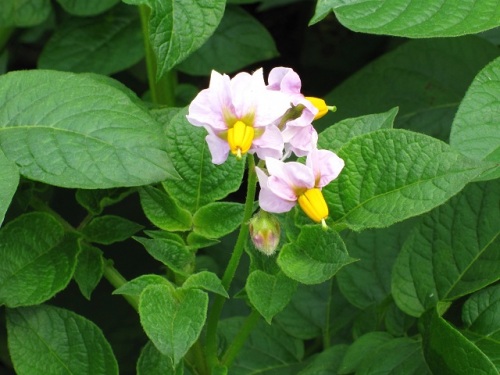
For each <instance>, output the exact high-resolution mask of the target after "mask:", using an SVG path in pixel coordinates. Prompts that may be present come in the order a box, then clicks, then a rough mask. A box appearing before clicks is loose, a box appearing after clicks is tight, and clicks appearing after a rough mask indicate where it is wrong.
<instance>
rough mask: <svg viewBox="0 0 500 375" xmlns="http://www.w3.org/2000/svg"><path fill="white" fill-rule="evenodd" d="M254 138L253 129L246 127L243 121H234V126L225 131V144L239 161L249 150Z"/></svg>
mask: <svg viewBox="0 0 500 375" xmlns="http://www.w3.org/2000/svg"><path fill="white" fill-rule="evenodd" d="M254 136H255V130H254V128H253V127H251V126H248V125H247V124H245V123H244V122H243V121H236V123H235V124H234V126H233V127H232V128H230V129H228V131H227V142H228V143H229V148H230V149H231V153H232V154H233V155H236V157H237V158H238V159H241V156H242V155H244V154H246V153H247V152H248V150H250V147H251V146H252V142H253V139H254Z"/></svg>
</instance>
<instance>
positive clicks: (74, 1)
mask: <svg viewBox="0 0 500 375" xmlns="http://www.w3.org/2000/svg"><path fill="white" fill-rule="evenodd" d="M119 1H120V0H85V1H82V0H57V2H58V3H59V4H60V5H61V6H62V7H63V8H64V10H65V11H66V12H68V13H71V14H74V15H76V16H93V15H96V14H99V13H102V12H104V11H105V10H108V9H109V8H111V7H112V6H114V5H115V4H117V3H118V2H119Z"/></svg>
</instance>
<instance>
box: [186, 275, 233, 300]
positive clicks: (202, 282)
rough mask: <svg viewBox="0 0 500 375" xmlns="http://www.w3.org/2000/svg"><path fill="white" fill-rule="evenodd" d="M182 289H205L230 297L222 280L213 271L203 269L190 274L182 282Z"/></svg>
mask: <svg viewBox="0 0 500 375" xmlns="http://www.w3.org/2000/svg"><path fill="white" fill-rule="evenodd" d="M182 289H204V290H206V291H207V292H212V293H216V294H219V295H221V296H222V297H226V298H229V295H228V294H227V292H226V289H224V287H223V286H222V282H221V280H220V279H219V278H218V277H217V275H216V274H215V273H213V272H208V271H201V272H198V273H194V274H192V275H189V277H188V278H187V279H186V281H184V283H183V284H182Z"/></svg>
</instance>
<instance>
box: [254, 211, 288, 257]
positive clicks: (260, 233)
mask: <svg viewBox="0 0 500 375" xmlns="http://www.w3.org/2000/svg"><path fill="white" fill-rule="evenodd" d="M249 229H250V237H251V239H252V242H253V244H254V245H255V247H256V248H257V249H258V250H260V251H261V252H263V253H264V254H266V255H269V256H271V255H273V254H274V252H275V251H276V248H277V247H278V244H279V242H280V233H281V228H280V223H279V221H278V219H276V217H275V216H273V215H271V214H270V213H268V212H266V211H262V210H260V211H259V212H257V213H256V214H255V215H254V216H253V217H252V218H251V219H250V222H249Z"/></svg>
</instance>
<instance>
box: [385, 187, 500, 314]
mask: <svg viewBox="0 0 500 375" xmlns="http://www.w3.org/2000/svg"><path fill="white" fill-rule="evenodd" d="M499 202H500V180H497V181H491V182H488V183H474V184H470V185H469V186H467V188H466V189H464V191H463V192H462V193H461V194H459V195H457V196H456V197H454V198H452V199H451V200H450V201H449V202H447V203H446V204H444V205H442V206H440V207H438V208H436V209H435V210H433V211H432V212H431V213H430V214H429V215H426V216H424V217H423V218H422V221H421V223H420V224H419V225H417V226H416V227H415V228H414V229H413V231H412V232H411V233H410V235H409V236H408V238H407V240H406V242H405V243H404V245H403V248H402V251H401V253H400V255H399V256H398V259H397V260H396V263H395V265H394V268H393V279H392V292H393V296H394V299H395V301H396V303H397V305H398V306H399V308H401V309H402V310H403V311H405V312H406V313H408V314H409V315H412V316H416V317H418V316H420V315H421V314H422V313H423V312H424V311H425V310H427V309H429V308H430V307H434V306H436V305H437V304H438V303H439V302H449V301H453V300H456V299H457V298H459V297H461V296H464V295H466V294H469V293H472V292H474V291H476V290H479V289H481V288H483V287H485V286H487V285H488V284H491V283H493V282H495V281H497V280H498V279H499V278H500V274H499V273H498V270H499V269H500V252H499V251H498V249H499V246H500V226H499V225H498V223H500V211H499V210H498V205H499ZM450 228H451V229H450ZM454 228H460V229H459V230H457V229H454Z"/></svg>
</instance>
